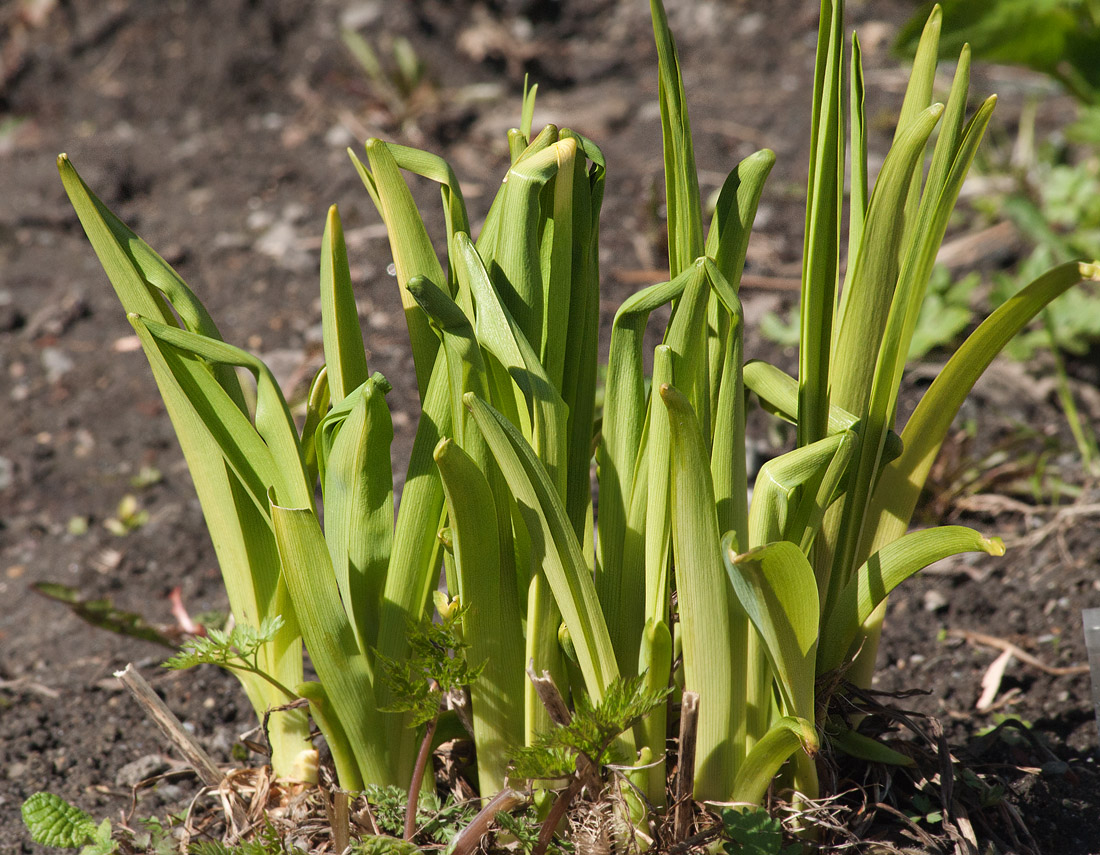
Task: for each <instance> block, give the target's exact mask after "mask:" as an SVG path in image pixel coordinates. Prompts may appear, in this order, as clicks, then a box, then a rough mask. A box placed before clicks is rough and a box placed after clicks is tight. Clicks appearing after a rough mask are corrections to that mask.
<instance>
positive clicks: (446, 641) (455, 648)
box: [375, 606, 485, 727]
mask: <svg viewBox="0 0 1100 855" xmlns="http://www.w3.org/2000/svg"><path fill="white" fill-rule="evenodd" d="M443 611H446V612H447V614H446V615H445V616H444V617H443V618H442V620H441V621H440V622H439V623H434V622H433V621H432V620H431V619H430V618H424V619H423V620H422V621H421V622H420V623H419V624H410V625H409V655H408V657H407V658H405V659H402V660H396V659H390V658H389V657H387V656H384V655H382V654H381V653H378V652H377V651H375V655H376V656H377V659H378V664H379V667H380V669H381V674H382V680H383V682H385V684H386V686H387V688H389V690H390V692H391V693H392V695H393V698H394V700H393V702H392V703H391V704H390V705H389V706H385V707H381V709H382V711H383V712H409V713H412V722H411V724H412V726H413V727H420V726H421V725H423V724H427V723H428V722H430V721H432V720H433V719H434V718H435V717H436V716H437V715H438V714H439V707H440V704H441V703H442V701H443V698H444V696H445V695H446V694H447V693H448V692H450V691H451V690H452V689H460V688H462V687H464V686H469V685H470V684H471V683H472V682H473V681H474V680H476V679H477V678H478V675H480V674H481V672H482V669H483V668H484V667H485V663H481V664H478V665H471V664H470V663H469V661H468V659H467V657H466V649H467V648H468V647H469V645H468V644H467V643H466V642H465V641H464V640H463V639H462V630H461V626H460V621H461V620H462V616H463V614H465V613H466V611H468V608H467V607H461V606H460V607H458V608H448V609H445V610H443Z"/></svg>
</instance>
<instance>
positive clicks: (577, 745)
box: [509, 674, 671, 780]
mask: <svg viewBox="0 0 1100 855" xmlns="http://www.w3.org/2000/svg"><path fill="white" fill-rule="evenodd" d="M645 683H646V680H645V675H644V674H642V675H639V676H637V677H627V678H621V677H620V678H617V679H616V680H614V681H613V682H612V683H611V684H610V685H609V686H608V687H607V690H606V692H605V693H604V696H603V698H602V699H601V700H600V701H599V703H596V704H593V703H592V702H591V701H589V700H588V699H587V698H586V697H585V696H584V695H579V696H578V697H577V700H576V707H575V709H574V712H573V716H572V718H571V719H570V721H569V723H568V724H564V725H558V726H555V727H554V728H552V729H551V730H548V731H545V732H543V733H540V734H539V735H538V736H537V737H536V739H535V741H534V742H533V743H532V744H531V745H529V746H527V747H524V748H521V749H519V750H517V751H516V753H515V756H514V757H513V760H512V765H511V771H510V773H509V774H510V776H511V777H513V778H526V779H528V780H535V779H550V778H564V777H571V776H572V775H573V774H574V773H575V772H576V771H577V758H578V757H582V756H583V757H585V758H587V759H588V760H589V761H591V763H592V764H593V765H594V766H595V767H596V768H597V769H601V768H602V767H603V766H605V765H606V764H608V763H610V762H611V760H612V752H611V746H612V744H613V743H614V741H615V738H616V737H618V736H619V735H620V734H621V733H624V732H625V731H627V730H629V729H630V728H631V727H633V726H634V724H635V723H637V722H638V721H639V720H640V719H642V718H644V717H645V716H646V715H648V714H649V713H650V712H652V711H653V710H654V709H655V708H656V707H657V706H658V705H659V704H662V703H663V702H664V700H665V699H666V698H667V697H668V695H669V692H670V691H671V690H670V689H668V688H661V689H656V690H654V689H650V688H647V687H646V684H645Z"/></svg>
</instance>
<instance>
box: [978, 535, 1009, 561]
mask: <svg viewBox="0 0 1100 855" xmlns="http://www.w3.org/2000/svg"><path fill="white" fill-rule="evenodd" d="M982 546H983V547H984V549H985V551H986V552H988V553H989V554H990V555H995V556H997V557H998V558H1000V557H1001V556H1002V555H1004V554H1005V542H1004V541H1003V540H1001V539H1000V538H999V537H988V538H986V539H985V541H984V542H983V544H982Z"/></svg>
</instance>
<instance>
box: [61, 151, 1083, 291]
mask: <svg viewBox="0 0 1100 855" xmlns="http://www.w3.org/2000/svg"><path fill="white" fill-rule="evenodd" d="M62 157H64V155H62ZM1077 269H1078V270H1079V271H1081V278H1082V279H1089V280H1091V281H1093V282H1100V261H1082V262H1081V263H1080V264H1079V265H1077Z"/></svg>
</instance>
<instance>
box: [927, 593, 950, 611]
mask: <svg viewBox="0 0 1100 855" xmlns="http://www.w3.org/2000/svg"><path fill="white" fill-rule="evenodd" d="M923 603H924V610H925V611H926V612H938V611H940V609H945V608H947V597H945V596H944V595H943V594H941V593H940V592H939V591H935V590H933V591H925V593H924V599H923Z"/></svg>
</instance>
